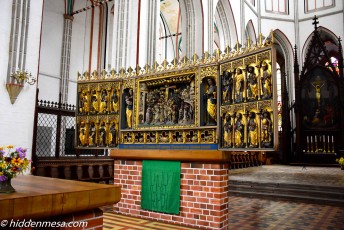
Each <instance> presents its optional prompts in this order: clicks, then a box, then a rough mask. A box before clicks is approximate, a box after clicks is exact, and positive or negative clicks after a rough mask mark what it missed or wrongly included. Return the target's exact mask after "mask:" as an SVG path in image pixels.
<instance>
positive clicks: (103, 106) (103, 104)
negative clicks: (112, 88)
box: [99, 89, 108, 113]
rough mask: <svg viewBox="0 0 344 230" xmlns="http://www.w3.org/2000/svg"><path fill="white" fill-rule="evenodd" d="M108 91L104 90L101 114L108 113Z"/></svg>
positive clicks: (100, 107)
mask: <svg viewBox="0 0 344 230" xmlns="http://www.w3.org/2000/svg"><path fill="white" fill-rule="evenodd" d="M107 98H108V95H107V91H106V90H105V89H103V90H102V94H101V100H100V106H99V113H105V112H106V111H107V100H108V99H107Z"/></svg>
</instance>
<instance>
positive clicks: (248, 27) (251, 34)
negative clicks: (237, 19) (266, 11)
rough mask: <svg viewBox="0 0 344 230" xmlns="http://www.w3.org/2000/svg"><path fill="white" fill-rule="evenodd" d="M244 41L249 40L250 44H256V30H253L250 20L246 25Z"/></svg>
mask: <svg viewBox="0 0 344 230" xmlns="http://www.w3.org/2000/svg"><path fill="white" fill-rule="evenodd" d="M245 30H246V39H247V38H250V40H251V42H252V43H256V41H257V40H256V38H257V35H256V30H255V29H254V25H253V23H252V19H250V20H249V21H248V22H247V24H246V29H245Z"/></svg>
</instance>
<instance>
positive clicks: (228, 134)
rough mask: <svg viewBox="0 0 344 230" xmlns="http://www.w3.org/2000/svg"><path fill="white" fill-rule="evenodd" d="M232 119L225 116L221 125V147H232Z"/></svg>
mask: <svg viewBox="0 0 344 230" xmlns="http://www.w3.org/2000/svg"><path fill="white" fill-rule="evenodd" d="M232 127H233V126H232V119H231V115H230V114H226V116H225V120H224V125H223V141H224V142H223V145H224V147H232V139H233V135H232V133H233V130H232Z"/></svg>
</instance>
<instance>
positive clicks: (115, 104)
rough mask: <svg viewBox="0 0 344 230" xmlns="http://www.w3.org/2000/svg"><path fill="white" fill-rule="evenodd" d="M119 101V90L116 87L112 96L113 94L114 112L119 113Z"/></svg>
mask: <svg viewBox="0 0 344 230" xmlns="http://www.w3.org/2000/svg"><path fill="white" fill-rule="evenodd" d="M118 102H119V100H118V96H117V90H116V89H114V90H113V93H112V96H111V108H112V111H113V112H114V113H117V112H118V109H119V108H118V106H119V105H118Z"/></svg>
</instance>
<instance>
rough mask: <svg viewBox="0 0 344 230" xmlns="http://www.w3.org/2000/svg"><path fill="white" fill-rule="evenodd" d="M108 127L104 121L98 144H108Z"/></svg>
mask: <svg viewBox="0 0 344 230" xmlns="http://www.w3.org/2000/svg"><path fill="white" fill-rule="evenodd" d="M106 143H107V142H106V127H105V122H102V123H101V124H100V126H99V129H98V146H100V147H104V146H106Z"/></svg>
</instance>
